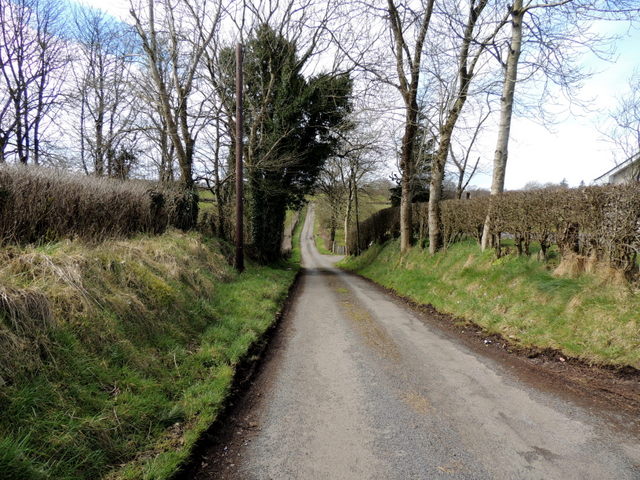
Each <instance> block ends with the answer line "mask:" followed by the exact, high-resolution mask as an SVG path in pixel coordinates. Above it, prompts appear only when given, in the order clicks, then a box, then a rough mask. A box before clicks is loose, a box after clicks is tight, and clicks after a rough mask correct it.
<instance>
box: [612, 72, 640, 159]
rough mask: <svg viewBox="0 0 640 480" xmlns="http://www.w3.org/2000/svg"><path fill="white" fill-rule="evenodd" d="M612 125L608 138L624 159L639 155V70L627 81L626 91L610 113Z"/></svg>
mask: <svg viewBox="0 0 640 480" xmlns="http://www.w3.org/2000/svg"><path fill="white" fill-rule="evenodd" d="M611 118H612V120H613V122H614V125H613V127H612V129H611V132H609V134H608V136H609V137H610V138H611V139H612V140H613V141H614V142H615V144H616V145H617V146H618V148H619V149H620V150H621V151H622V152H623V154H624V159H628V158H632V157H634V156H636V155H638V153H640V70H636V71H635V72H634V73H633V75H632V76H631V78H630V79H629V88H628V90H627V91H626V92H625V93H624V94H623V95H622V96H620V97H619V98H618V102H617V105H616V107H615V109H614V111H613V112H612V113H611Z"/></svg>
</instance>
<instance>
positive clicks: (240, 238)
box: [235, 43, 244, 272]
mask: <svg viewBox="0 0 640 480" xmlns="http://www.w3.org/2000/svg"><path fill="white" fill-rule="evenodd" d="M242 123H243V121H242V44H241V43H238V45H236V261H235V267H236V270H238V271H239V272H242V271H243V270H244V225H243V214H242V203H243V197H244V195H243V183H242V150H243V131H242Z"/></svg>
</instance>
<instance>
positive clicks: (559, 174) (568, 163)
mask: <svg viewBox="0 0 640 480" xmlns="http://www.w3.org/2000/svg"><path fill="white" fill-rule="evenodd" d="M80 3H84V4H87V5H91V6H93V7H96V8H101V9H103V10H105V11H107V12H109V13H110V14H112V15H114V16H115V17H118V18H120V19H122V20H125V21H129V19H128V15H129V14H128V10H129V2H128V1H126V0H81V2H80ZM605 28H607V29H612V28H613V29H616V28H617V29H619V30H620V33H621V34H624V33H626V26H625V25H622V24H620V25H617V26H607V27H605ZM616 47H617V48H616V50H617V57H616V58H615V60H614V61H612V62H606V61H603V60H599V59H596V58H592V59H591V60H587V61H586V64H587V66H588V68H589V69H591V70H592V71H594V72H599V73H596V74H595V75H594V76H593V77H592V78H590V79H589V80H588V81H586V82H585V85H584V87H583V88H582V90H581V91H580V92H579V93H578V97H579V98H580V99H581V100H582V101H589V108H588V109H576V108H575V107H574V108H572V111H571V112H570V111H569V105H568V103H567V102H566V100H564V99H562V98H559V99H556V101H558V102H560V104H559V107H560V110H561V111H562V110H564V113H563V114H562V115H559V117H558V121H557V123H556V124H554V125H553V126H552V128H551V131H550V130H548V129H547V128H545V127H543V126H541V125H540V124H538V123H535V122H533V121H531V120H529V119H527V118H514V121H513V125H512V128H511V140H510V145H509V161H508V166H507V175H506V188H507V189H518V188H521V187H523V186H524V185H525V184H526V183H527V182H530V181H536V182H540V183H546V182H553V183H559V182H560V181H562V180H563V179H566V180H567V181H568V182H569V185H570V186H577V185H578V184H579V183H580V182H581V181H584V182H585V183H586V184H589V183H591V182H592V181H593V180H594V179H595V178H596V177H598V176H600V175H601V174H603V173H604V172H605V171H607V170H609V169H610V168H612V167H613V166H614V165H615V163H616V160H617V161H618V162H620V161H622V160H623V159H624V156H623V154H622V153H621V152H619V151H617V149H616V147H615V145H614V144H613V143H612V142H611V141H608V140H607V139H606V137H605V136H604V135H603V134H602V133H601V131H602V130H603V129H605V128H606V123H607V118H608V115H609V112H610V111H611V110H612V109H613V108H614V107H615V105H616V103H617V100H616V99H617V97H619V96H621V95H623V94H624V93H625V92H626V91H627V88H628V79H629V77H630V76H631V74H632V72H633V70H634V68H639V67H640V29H636V30H633V31H631V32H629V34H628V35H625V37H624V38H623V39H621V40H620V41H618V42H617V45H616ZM516 95H517V88H516ZM494 144H495V133H493V132H492V129H491V128H488V129H487V132H486V133H485V134H484V136H483V138H482V139H480V140H479V150H480V152H481V156H482V159H483V163H485V164H486V165H490V164H491V161H492V158H493V150H494ZM484 170H485V172H479V173H478V174H476V176H475V177H474V179H473V180H472V182H471V185H475V186H478V187H484V188H488V187H489V186H490V184H491V171H490V168H487V167H485V168H484Z"/></svg>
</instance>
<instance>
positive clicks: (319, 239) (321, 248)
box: [313, 215, 333, 255]
mask: <svg viewBox="0 0 640 480" xmlns="http://www.w3.org/2000/svg"><path fill="white" fill-rule="evenodd" d="M325 235H326V236H327V238H328V234H327V232H326V231H324V230H323V229H322V228H321V226H320V217H319V216H318V215H316V216H315V218H314V219H313V241H314V242H315V244H316V248H317V249H318V252H320V253H321V254H322V255H333V253H332V252H331V250H328V249H327V247H325V241H324V239H325V237H324V236H325Z"/></svg>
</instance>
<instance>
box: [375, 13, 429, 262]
mask: <svg viewBox="0 0 640 480" xmlns="http://www.w3.org/2000/svg"><path fill="white" fill-rule="evenodd" d="M434 3H435V1H434V0H428V1H427V2H426V6H425V7H424V9H423V10H419V11H414V10H413V9H411V8H408V6H407V5H398V4H396V2H394V1H393V0H387V10H388V12H387V13H388V17H387V18H388V22H389V28H390V30H391V32H392V35H393V40H394V55H395V60H396V69H397V74H398V84H397V85H396V87H397V88H398V90H399V91H400V94H401V96H402V100H403V102H404V108H405V122H404V135H403V137H402V147H401V150H400V172H401V188H402V193H401V199H400V249H401V251H402V252H406V251H407V250H408V249H409V248H410V247H411V235H412V221H411V180H412V176H413V172H414V169H415V165H413V160H414V155H413V149H414V148H415V139H416V133H417V131H418V123H417V120H418V114H419V108H418V87H419V84H420V72H421V62H422V53H423V47H424V43H425V39H426V37H427V32H428V31H429V25H430V22H431V16H432V14H433V6H434ZM412 30H413V31H414V32H415V38H414V39H413V45H411V44H410V42H411V39H410V38H409V37H408V35H409V34H410V32H411V31H412Z"/></svg>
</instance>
